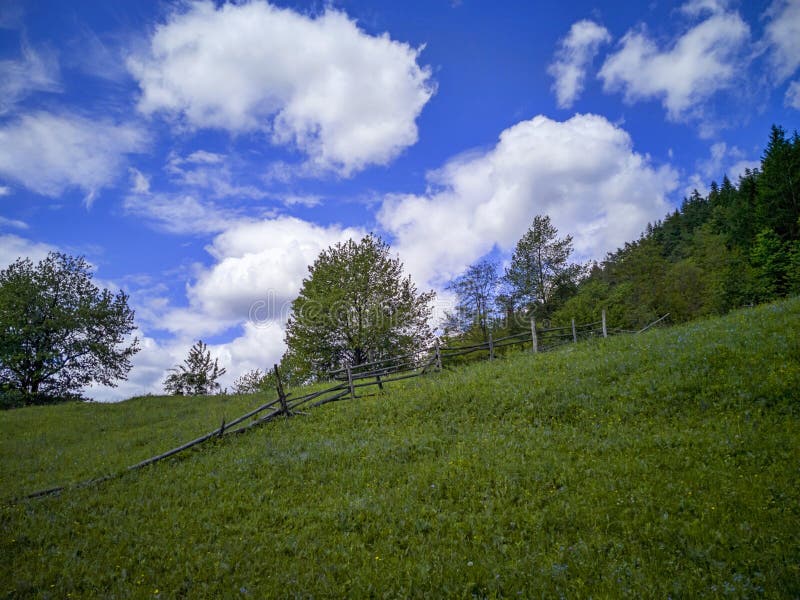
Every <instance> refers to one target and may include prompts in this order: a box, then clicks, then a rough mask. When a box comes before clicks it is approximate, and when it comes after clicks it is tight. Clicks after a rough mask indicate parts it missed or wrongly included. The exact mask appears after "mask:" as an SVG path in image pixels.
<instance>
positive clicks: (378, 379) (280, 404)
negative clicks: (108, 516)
mask: <svg viewBox="0 0 800 600" xmlns="http://www.w3.org/2000/svg"><path fill="white" fill-rule="evenodd" d="M668 316H669V314H666V315H664V316H663V317H661V318H660V319H657V320H656V321H653V322H652V323H650V324H649V325H647V326H646V327H644V328H642V329H640V330H638V331H632V330H623V329H609V328H608V327H607V325H606V314H605V311H603V314H602V319H601V320H600V321H597V322H595V323H586V324H583V325H576V324H575V320H574V319H573V320H572V324H571V325H569V326H566V327H554V328H549V329H542V328H539V327H537V325H536V322H535V321H534V320H533V319H532V320H531V328H530V331H526V332H523V333H519V334H515V335H509V336H505V337H501V338H497V339H494V338H493V337H492V335H491V334H489V338H488V340H486V341H485V342H481V343H478V344H472V345H467V346H440V345H439V343H438V341H437V342H436V343H435V344H434V346H433V347H432V348H430V349H426V350H423V351H420V352H416V353H412V354H405V355H402V356H393V357H387V358H380V359H378V360H372V361H369V362H365V363H361V364H358V365H353V366H348V367H343V368H341V369H336V370H334V371H330V372H328V373H327V374H326V378H327V379H330V380H331V383H333V385H331V386H330V387H326V388H325V389H322V390H318V391H316V392H311V393H309V394H304V395H302V396H298V397H296V398H292V397H291V395H290V394H287V393H285V392H284V389H283V384H282V383H281V377H280V373H279V371H278V365H275V366H274V367H273V372H274V375H275V381H276V389H275V391H276V394H277V398H275V399H274V400H270V401H269V402H266V403H265V404H262V405H261V406H258V407H257V408H254V409H253V410H251V411H249V412H248V413H246V414H244V415H242V416H240V417H238V418H236V419H234V420H232V421H230V422H227V423H226V422H225V421H224V420H223V421H222V423H221V425H220V426H219V427H218V428H216V429H214V430H212V431H209V432H208V433H206V434H205V435H201V436H200V437H198V438H196V439H194V440H191V441H189V442H186V443H185V444H182V445H180V446H178V447H176V448H172V449H171V450H168V451H166V452H164V453H162V454H159V455H157V456H152V457H150V458H148V459H146V460H143V461H141V462H138V463H136V464H135V465H131V466H130V467H128V468H127V469H124V470H122V471H120V472H119V473H116V474H112V475H105V476H103V477H98V478H95V479H90V480H88V481H84V482H81V483H77V484H73V485H69V486H59V487H53V488H49V489H46V490H41V491H38V492H35V493H33V494H28V495H27V496H24V497H23V498H22V499H30V498H41V497H44V496H50V495H53V494H58V493H60V492H62V491H64V490H65V489H68V488H80V487H86V486H89V485H93V484H96V483H101V482H103V481H107V480H109V479H112V478H114V477H118V476H121V475H123V474H124V473H127V472H129V471H135V470H138V469H141V468H143V467H146V466H148V465H152V464H153V463H156V462H159V461H161V460H164V459H166V458H169V457H170V456H174V455H176V454H178V453H180V452H183V451H185V450H188V449H190V448H193V447H195V446H198V445H200V444H203V443H205V442H208V441H210V440H214V439H218V438H221V437H223V436H226V435H236V434H240V433H244V432H245V431H248V430H250V429H252V428H254V427H258V426H261V425H263V424H265V423H268V422H270V421H273V420H275V419H277V418H278V417H281V416H283V417H287V418H288V417H290V416H294V415H297V414H306V413H303V412H301V411H300V410H299V409H300V408H305V409H309V408H316V407H318V406H322V405H323V404H328V403H329V402H336V401H338V400H342V399H344V398H348V397H349V398H357V397H358V395H357V393H356V390H358V389H360V388H366V387H374V386H378V388H379V389H383V385H384V384H386V383H390V382H393V381H401V380H404V379H410V378H412V377H419V376H421V375H425V374H426V373H428V372H430V371H431V370H436V371H441V370H442V369H443V368H444V366H446V363H447V362H448V360H452V359H453V358H456V357H461V356H466V355H469V354H473V353H476V352H488V359H489V360H494V359H495V358H496V355H495V351H496V350H498V349H500V348H505V347H508V346H523V347H525V346H526V345H530V351H531V352H534V353H537V352H545V351H547V350H553V349H555V348H558V347H560V346H563V345H565V344H574V343H578V342H579V341H580V340H586V339H590V338H593V337H608V336H609V335H612V334H620V333H642V332H643V331H646V330H648V329H650V328H651V327H653V326H654V325H656V324H658V323H661V322H662V321H664V319H666V318H667V317H668ZM479 358H480V357H479ZM248 420H250V421H249V422H247V421H248Z"/></svg>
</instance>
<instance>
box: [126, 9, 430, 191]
mask: <svg viewBox="0 0 800 600" xmlns="http://www.w3.org/2000/svg"><path fill="white" fill-rule="evenodd" d="M418 57H419V50H416V49H414V48H412V47H410V46H409V45H407V44H404V43H400V42H396V41H393V40H391V39H390V38H389V36H388V34H383V35H381V36H371V35H368V34H366V33H364V32H363V31H362V30H360V29H359V28H358V26H357V25H356V23H355V22H354V21H351V20H350V19H349V18H348V17H347V16H346V15H345V14H344V13H342V12H339V11H336V10H334V9H331V8H328V9H326V10H325V12H324V13H323V14H322V15H320V16H318V17H316V18H311V17H307V16H304V15H301V14H298V13H296V12H293V11H291V10H288V9H281V8H277V7H274V6H272V5H270V4H268V3H266V2H259V1H253V2H250V3H247V4H224V5H222V6H221V7H219V8H215V7H214V5H213V4H212V3H210V2H200V3H194V4H191V5H190V7H189V9H188V10H187V11H186V12H182V13H175V14H173V15H172V16H171V17H170V19H169V20H168V22H167V23H165V24H163V25H161V26H159V27H158V28H157V29H156V31H155V33H154V35H153V36H152V39H151V40H150V48H149V54H148V55H146V56H135V57H132V58H130V59H129V61H128V67H129V69H130V71H131V73H132V74H133V75H134V76H135V77H136V78H137V80H138V81H139V85H140V87H141V89H142V96H141V99H140V102H139V108H140V110H141V111H142V112H144V113H147V114H150V113H154V112H156V111H165V112H167V113H169V114H172V115H176V116H179V117H181V118H182V119H183V123H184V124H186V125H188V126H190V127H200V128H201V127H213V128H222V129H226V130H228V131H231V132H233V133H241V132H249V131H269V132H270V134H271V138H272V141H273V142H274V143H276V144H281V145H290V146H293V147H296V148H299V149H300V150H301V151H302V152H304V153H305V154H306V155H307V156H308V157H309V161H310V163H311V164H312V165H313V166H314V167H315V168H317V169H326V170H328V169H332V170H335V171H337V172H339V173H341V174H344V175H349V174H351V173H353V172H355V171H358V170H360V169H363V168H364V167H366V166H367V165H369V164H387V163H388V162H389V161H391V160H392V159H393V158H395V157H396V156H397V155H398V154H399V153H400V152H401V151H402V150H403V149H404V148H406V147H408V146H410V145H412V144H414V143H415V142H416V141H417V127H416V123H415V120H416V118H417V116H418V115H419V114H420V112H421V111H422V108H423V106H424V105H425V104H426V103H427V101H428V100H429V99H430V97H431V96H432V94H433V93H434V85H433V84H432V83H431V81H430V70H429V69H428V68H424V67H420V66H419V65H418V64H417V59H418Z"/></svg>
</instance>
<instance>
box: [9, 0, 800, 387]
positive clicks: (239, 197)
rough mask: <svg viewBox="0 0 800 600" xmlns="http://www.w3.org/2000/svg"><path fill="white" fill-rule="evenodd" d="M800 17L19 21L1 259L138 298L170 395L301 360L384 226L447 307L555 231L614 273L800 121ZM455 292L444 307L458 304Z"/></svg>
mask: <svg viewBox="0 0 800 600" xmlns="http://www.w3.org/2000/svg"><path fill="white" fill-rule="evenodd" d="M798 67H800V1H798V0H770V1H761V2H759V1H752V2H736V1H735V0H730V1H726V0H689V1H687V2H662V1H658V0H654V1H652V2H647V3H645V2H642V3H620V2H580V1H578V2H563V1H558V2H556V1H542V2H522V1H520V2H516V1H508V2H487V1H481V2H479V1H476V0H461V1H455V0H425V1H421V0H420V1H405V2H379V1H359V0H342V1H332V2H329V3H321V2H275V3H271V4H270V3H267V2H239V3H236V4H223V3H216V4H215V3H210V2H207V3H202V2H198V3H189V2H186V3H183V2H153V3H147V2H135V3H134V2H116V3H115V2H101V1H97V2H89V1H86V2H80V3H66V2H47V1H39V2H14V1H13V0H12V1H6V2H4V3H3V4H2V5H1V6H0V266H4V265H6V264H8V263H10V262H12V261H13V260H14V259H16V258H17V257H18V256H30V257H32V258H34V259H37V258H40V257H41V256H43V255H44V254H46V252H47V251H48V250H52V249H57V250H61V251H65V252H68V253H71V254H82V255H85V256H86V257H87V259H88V260H89V261H90V262H91V263H92V264H93V265H94V266H95V268H96V271H95V277H96V280H97V281H99V282H100V283H101V284H103V285H105V286H108V287H113V288H121V289H124V290H125V291H126V292H127V293H129V294H130V297H131V304H132V305H133V307H134V308H135V310H136V315H137V323H138V325H139V331H138V336H139V338H140V339H141V341H142V351H141V352H140V353H139V354H138V355H137V356H136V359H135V366H134V369H133V370H132V371H131V373H130V377H129V380H128V381H127V382H124V383H122V384H121V385H120V387H118V388H116V389H108V388H93V389H91V390H89V395H91V396H93V397H95V398H96V399H99V400H114V399H120V398H125V397H129V396H131V395H133V394H138V393H144V392H158V391H159V390H160V389H161V381H162V380H163V378H164V374H165V370H166V369H167V368H169V367H171V366H173V365H174V364H176V363H178V362H180V361H181V360H182V359H183V358H184V357H185V356H186V353H187V350H188V348H189V346H190V345H191V344H192V343H193V341H194V340H196V339H198V338H202V339H203V340H204V341H206V342H208V343H209V344H210V346H211V348H212V351H213V352H214V353H215V354H216V355H217V356H219V358H220V360H221V362H222V363H223V364H224V365H225V366H226V367H227V368H228V375H227V377H226V381H225V382H224V383H226V384H230V382H231V381H232V380H233V379H234V378H235V377H236V376H238V375H240V374H241V373H243V372H244V371H246V370H248V369H252V368H256V367H259V368H261V369H264V368H267V367H269V366H270V365H271V364H272V363H273V362H277V360H278V359H279V358H280V355H281V354H282V352H283V326H284V322H285V318H286V315H287V304H288V303H289V302H290V301H291V300H292V299H293V298H294V296H295V295H296V293H297V291H298V289H299V286H300V284H301V282H302V279H303V277H304V276H305V275H306V273H307V265H308V264H309V263H310V262H311V261H313V259H314V258H315V257H316V256H317V255H318V254H319V252H320V251H321V250H322V249H324V248H325V247H327V246H329V245H331V244H333V243H335V242H337V241H343V240H345V239H347V238H350V237H358V236H360V235H363V234H364V233H366V232H369V231H372V232H375V233H378V234H380V235H381V236H383V237H384V238H385V239H386V240H387V241H389V242H390V243H391V244H392V247H393V249H394V250H395V251H396V252H397V253H399V255H400V258H401V259H402V260H403V262H404V263H405V265H406V268H407V270H408V271H409V272H410V273H411V275H412V276H413V277H414V279H415V281H416V282H417V284H418V285H419V287H420V288H425V289H435V290H438V291H440V292H441V290H442V288H443V287H444V284H445V283H446V282H447V281H448V280H449V279H450V278H452V277H453V276H455V275H457V274H458V273H459V272H461V271H462V270H463V269H464V268H465V267H466V266H467V265H468V264H470V263H472V262H474V261H475V260H477V259H479V258H480V257H481V256H483V255H485V254H486V253H488V252H494V253H495V254H496V255H497V256H499V257H500V258H501V259H503V258H507V257H508V255H509V253H510V251H511V250H512V249H513V246H514V244H515V242H516V241H517V239H519V237H520V236H521V235H522V234H523V233H524V231H525V230H526V229H527V227H528V226H529V225H530V223H531V221H532V219H533V217H534V216H535V215H537V214H549V215H550V216H551V217H552V219H553V221H554V223H555V224H556V226H557V227H558V228H559V230H560V232H561V233H562V234H567V233H569V234H571V235H573V236H574V238H575V248H576V252H577V257H578V258H581V259H599V258H602V257H603V256H604V255H605V253H606V252H609V251H613V250H614V249H616V248H617V247H619V246H620V245H622V244H623V243H624V242H625V241H628V240H632V239H635V238H636V237H638V235H639V233H640V232H641V231H642V230H643V229H644V228H645V226H646V225H647V223H648V222H650V221H654V220H656V219H658V218H660V217H662V216H663V215H664V214H665V213H666V212H668V211H669V210H670V209H672V208H674V207H675V206H676V205H678V204H679V203H680V202H681V200H682V199H683V197H684V196H685V195H687V194H688V193H689V192H690V191H691V190H692V189H693V188H698V189H699V190H700V191H701V192H703V191H705V190H706V189H707V186H708V185H709V184H710V182H711V181H712V180H718V181H719V180H721V179H722V177H723V175H725V174H727V175H728V176H729V177H731V178H732V179H733V180H734V181H735V180H736V178H737V177H738V175H739V174H740V173H742V172H743V170H744V169H745V168H747V167H751V168H752V167H754V166H756V165H757V164H758V160H759V157H760V156H761V153H762V152H763V147H764V143H765V141H766V139H767V136H768V133H769V127H770V126H771V125H772V124H773V123H775V124H780V125H782V126H784V127H785V128H787V129H788V130H790V131H791V130H794V129H795V128H796V127H797V123H798V116H800V69H798ZM447 302H448V298H447V295H446V294H443V293H440V295H439V305H440V308H442V307H444V306H446V305H447Z"/></svg>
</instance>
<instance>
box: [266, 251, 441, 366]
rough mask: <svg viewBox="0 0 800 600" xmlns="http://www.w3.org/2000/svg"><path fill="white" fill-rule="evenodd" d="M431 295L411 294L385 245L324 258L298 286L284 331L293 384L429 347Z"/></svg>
mask: <svg viewBox="0 0 800 600" xmlns="http://www.w3.org/2000/svg"><path fill="white" fill-rule="evenodd" d="M433 298H434V293H433V292H424V293H419V292H417V289H416V286H415V285H414V283H413V282H412V281H411V278H410V276H405V277H404V276H403V265H402V263H401V262H400V259H399V258H396V257H395V258H393V257H392V256H390V254H389V247H388V245H387V244H386V243H385V242H384V241H383V240H381V239H380V238H379V237H376V236H374V235H368V236H366V237H364V238H363V239H362V240H360V241H359V242H356V241H353V240H348V241H347V242H345V243H339V244H336V245H335V246H333V247H330V248H328V249H327V250H324V251H323V252H322V253H321V254H320V255H319V257H318V258H317V260H316V261H315V262H314V264H313V265H311V266H310V267H309V276H308V277H307V278H306V279H305V280H303V286H302V289H301V290H300V295H299V296H298V297H297V298H296V299H295V300H294V302H293V303H292V313H291V316H290V317H289V322H288V324H287V328H286V344H287V346H288V351H287V355H286V356H285V357H284V361H282V365H284V363H285V364H286V365H290V366H291V368H292V372H293V377H298V376H299V377H302V375H298V374H305V376H306V377H311V376H313V375H319V374H321V373H324V372H326V371H329V370H331V369H336V368H339V367H343V366H346V365H355V364H359V363H362V362H365V361H367V360H368V359H369V358H374V359H377V358H381V357H385V356H395V355H398V354H404V353H407V352H412V351H416V350H419V349H421V348H423V347H425V346H426V345H428V344H429V343H430V341H431V339H432V332H431V330H430V327H429V326H428V319H429V317H430V314H431V307H430V302H431V301H432V300H433Z"/></svg>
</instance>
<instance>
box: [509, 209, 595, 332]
mask: <svg viewBox="0 0 800 600" xmlns="http://www.w3.org/2000/svg"><path fill="white" fill-rule="evenodd" d="M571 254H572V236H569V235H568V236H566V237H565V238H563V239H559V238H558V230H557V229H556V228H555V227H554V226H553V224H552V223H551V222H550V217H548V216H541V215H537V216H536V217H535V218H534V219H533V223H532V225H531V226H530V228H529V229H528V231H527V232H525V235H523V236H522V238H521V239H520V240H519V241H518V242H517V246H516V248H515V249H514V254H513V256H512V259H511V265H510V266H509V268H508V269H507V270H506V273H505V276H504V279H505V280H506V281H507V282H508V284H509V285H510V287H511V289H512V294H513V296H514V298H515V300H516V301H517V303H518V304H521V305H522V306H523V307H524V308H525V309H526V310H527V311H528V312H529V313H532V314H534V315H536V317H537V318H547V317H549V316H550V315H551V314H552V312H553V311H554V310H555V309H556V308H557V307H558V305H559V304H560V303H561V302H563V301H565V300H566V297H568V296H569V295H570V293H571V292H574V289H575V287H576V286H577V282H578V280H579V279H580V277H581V275H582V274H583V272H584V270H585V269H584V267H583V266H581V265H578V264H575V263H571V262H569V257H570V255H571Z"/></svg>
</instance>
